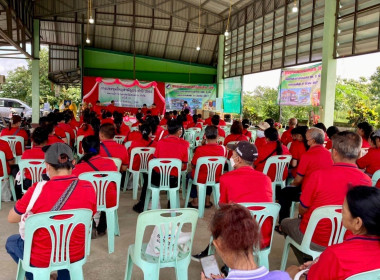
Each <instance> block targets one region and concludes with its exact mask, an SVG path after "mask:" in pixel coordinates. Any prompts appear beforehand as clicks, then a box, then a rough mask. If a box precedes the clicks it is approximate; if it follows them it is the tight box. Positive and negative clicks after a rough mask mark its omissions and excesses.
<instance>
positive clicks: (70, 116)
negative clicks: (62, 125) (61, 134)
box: [64, 110, 80, 130]
mask: <svg viewBox="0 0 380 280" xmlns="http://www.w3.org/2000/svg"><path fill="white" fill-rule="evenodd" d="M64 113H65V114H67V115H68V119H69V121H68V122H67V124H68V125H70V126H71V128H72V129H73V130H74V129H77V128H78V127H79V125H80V124H79V122H78V121H77V120H76V119H75V116H74V113H73V111H71V110H65V112H64Z"/></svg>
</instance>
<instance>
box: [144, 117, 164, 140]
mask: <svg viewBox="0 0 380 280" xmlns="http://www.w3.org/2000/svg"><path fill="white" fill-rule="evenodd" d="M146 123H148V124H149V126H150V127H151V129H152V138H153V139H154V140H155V141H160V140H161V139H162V138H163V137H165V136H166V135H167V131H166V130H165V129H163V128H162V127H161V126H159V125H158V124H159V123H160V120H159V118H158V117H157V116H148V117H147V118H146Z"/></svg>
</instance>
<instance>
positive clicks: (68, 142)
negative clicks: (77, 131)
mask: <svg viewBox="0 0 380 280" xmlns="http://www.w3.org/2000/svg"><path fill="white" fill-rule="evenodd" d="M65 134H66V141H67V143H66V144H67V145H69V146H70V143H71V142H70V140H71V139H70V133H69V132H65Z"/></svg>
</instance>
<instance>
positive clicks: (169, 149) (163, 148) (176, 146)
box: [154, 135, 190, 176]
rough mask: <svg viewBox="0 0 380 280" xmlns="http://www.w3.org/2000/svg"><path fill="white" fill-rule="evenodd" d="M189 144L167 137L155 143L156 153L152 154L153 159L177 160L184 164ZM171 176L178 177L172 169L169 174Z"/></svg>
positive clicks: (170, 136)
mask: <svg viewBox="0 0 380 280" xmlns="http://www.w3.org/2000/svg"><path fill="white" fill-rule="evenodd" d="M189 146H190V145H189V142H187V141H185V140H183V139H181V138H179V137H177V136H174V135H168V136H166V137H165V138H163V139H161V140H160V141H159V142H157V146H156V151H155V153H154V157H155V158H177V159H179V160H181V161H182V163H183V164H186V163H187V162H188V159H189V154H188V149H189ZM184 170H185V169H184ZM170 175H172V176H178V173H177V170H176V169H174V168H173V169H172V171H171V172H170Z"/></svg>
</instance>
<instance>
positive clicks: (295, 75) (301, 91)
mask: <svg viewBox="0 0 380 280" xmlns="http://www.w3.org/2000/svg"><path fill="white" fill-rule="evenodd" d="M321 73H322V64H321V63H319V64H315V65H312V66H309V67H305V68H297V69H294V68H285V69H282V70H281V81H280V86H279V91H278V98H277V103H278V104H280V105H293V106H307V105H312V106H319V102H320V95H321Z"/></svg>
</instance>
